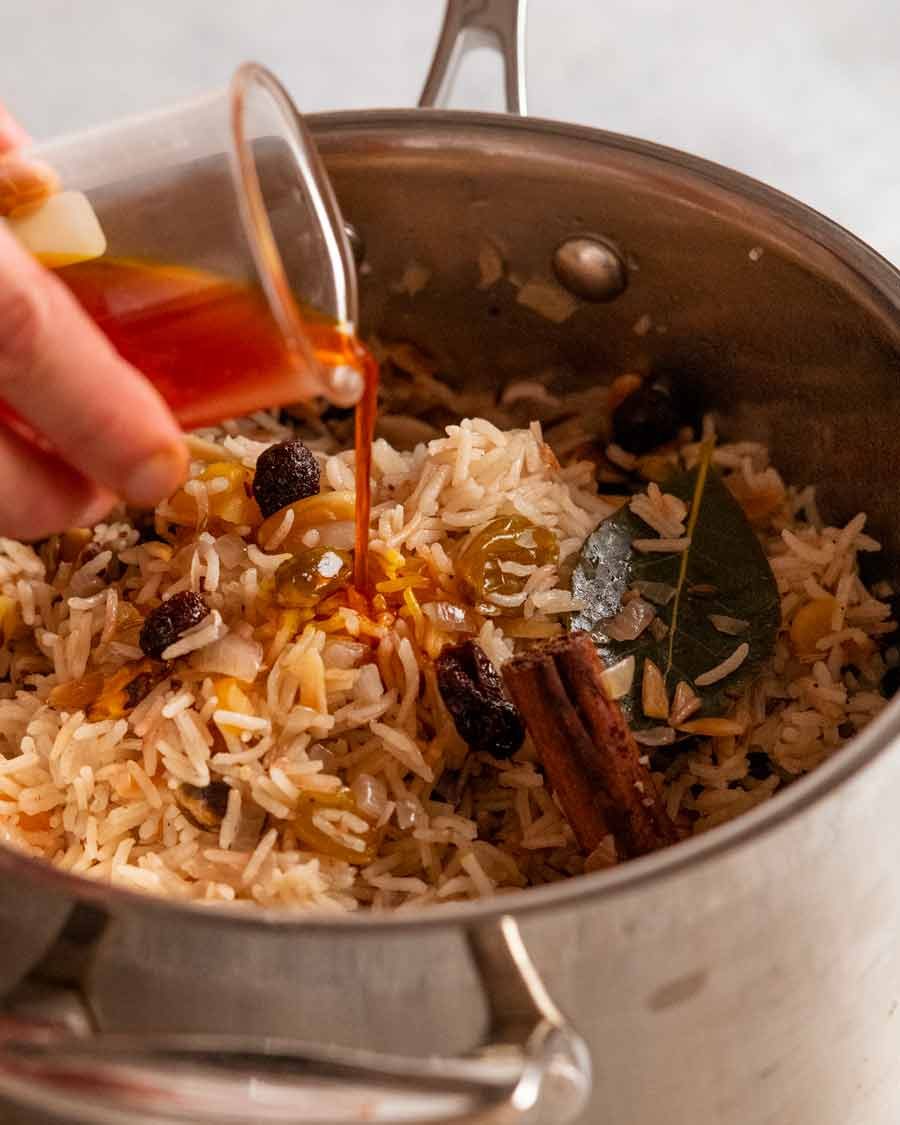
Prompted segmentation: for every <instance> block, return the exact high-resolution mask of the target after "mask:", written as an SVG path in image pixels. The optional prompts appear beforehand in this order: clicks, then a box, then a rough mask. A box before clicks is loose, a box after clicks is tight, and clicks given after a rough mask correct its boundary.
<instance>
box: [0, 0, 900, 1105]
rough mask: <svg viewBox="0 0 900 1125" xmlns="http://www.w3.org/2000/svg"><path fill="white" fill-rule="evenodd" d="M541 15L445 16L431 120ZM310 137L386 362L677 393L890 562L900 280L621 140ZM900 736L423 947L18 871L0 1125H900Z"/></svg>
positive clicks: (331, 925) (8, 931)
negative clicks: (669, 388)
mask: <svg viewBox="0 0 900 1125" xmlns="http://www.w3.org/2000/svg"><path fill="white" fill-rule="evenodd" d="M515 7H516V6H515V5H514V4H508V3H486V2H481V3H474V2H473V3H469V2H466V0H463V2H461V3H460V2H456V3H452V4H451V5H450V8H449V11H448V19H447V23H446V25H445V32H444V35H443V37H442V48H441V52H439V58H438V61H437V62H436V64H435V67H434V68H433V70H432V74H431V75H430V77H429V84H428V87H427V93H428V95H429V98H431V97H433V95H434V92H435V90H437V89H438V88H439V87H440V86H441V81H442V75H443V64H444V63H445V62H446V60H447V56H448V53H449V51H450V49H451V48H452V47H453V45H454V44H455V43H456V42H457V41H458V37H459V32H460V31H461V30H462V28H463V27H464V26H465V25H470V24H471V23H473V22H474V23H476V24H479V23H480V25H481V27H482V30H484V29H485V28H488V29H492V33H493V34H495V35H499V37H500V41H501V43H503V44H505V45H506V46H507V48H508V49H509V50H510V51H513V52H514V47H515V44H516V43H517V42H520V41H521V23H520V22H519V20H518V19H517V18H516V14H515ZM508 57H514V54H513V55H510V56H508ZM507 74H508V83H507V86H508V92H509V93H510V101H511V103H512V102H513V100H514V96H516V95H518V96H519V97H520V98H521V81H520V78H518V77H517V71H516V70H515V69H514V66H510V68H509V69H508V72H507ZM313 124H314V130H315V136H316V139H317V142H318V144H319V146H320V149H321V151H322V153H323V155H324V157H325V160H326V163H327V166H328V168H329V171H330V173H331V175H332V177H333V181H334V184H335V187H336V189H337V193H338V197H339V199H340V201H341V205H342V208H343V210H344V214H345V216H346V217H347V219H348V220H349V221H350V222H351V223H352V224H353V226H354V228H355V230H356V232H357V233H358V236H359V240H358V241H359V245H360V246H361V247H362V249H363V252H364V262H365V265H364V268H363V269H362V270H361V283H362V305H363V310H364V317H365V325H364V327H365V329H366V330H367V331H376V332H378V333H379V334H380V335H382V336H389V337H390V336H393V337H396V336H401V337H404V338H407V339H411V340H413V341H415V342H419V343H422V344H424V345H426V346H427V347H428V348H429V349H430V350H431V351H432V352H434V353H435V354H436V355H437V356H438V358H439V359H440V360H441V362H442V367H443V368H444V369H445V370H446V371H447V372H449V373H450V375H451V377H452V378H455V379H457V380H459V381H460V382H461V383H462V382H465V381H466V380H478V381H480V382H483V381H485V380H490V381H491V382H495V383H497V384H498V385H499V384H501V383H502V382H503V380H504V379H505V378H507V377H508V376H511V375H515V376H516V377H521V376H522V375H523V374H527V373H528V372H531V371H538V370H541V371H545V370H547V368H548V367H549V368H551V369H553V371H554V372H555V373H556V376H557V378H558V380H559V382H560V385H561V386H563V387H566V386H572V387H575V386H577V385H583V384H584V383H585V382H586V381H593V380H598V379H606V378H609V377H610V376H611V375H613V374H614V373H616V372H618V371H621V370H624V369H627V368H634V367H636V366H638V367H639V366H642V365H646V364H648V363H650V362H665V363H666V364H667V366H668V367H669V368H670V369H672V370H674V371H676V372H678V373H679V374H680V375H681V376H682V377H683V378H686V379H690V380H692V381H693V382H694V383H696V384H697V386H698V388H699V389H700V390H701V392H702V393H703V394H704V396H705V398H706V400H707V401H708V402H709V404H710V405H711V406H712V407H713V408H714V409H716V410H717V411H718V413H719V415H720V417H721V418H722V421H723V428H724V429H725V431H726V432H728V433H733V434H741V435H744V436H747V437H753V438H758V439H761V440H764V441H766V442H768V443H769V444H770V445H771V447H772V449H773V452H774V456H775V460H776V461H777V463H778V464H779V465H780V466H781V468H782V469H783V470H784V472H785V474H786V475H787V476H789V477H791V478H792V479H795V480H799V481H806V480H813V481H822V482H823V487H822V490H821V497H822V502H823V505H824V507H825V509H826V511H827V512H828V513H829V514H830V515H832V516H834V518H836V519H840V518H843V517H847V516H849V515H851V514H853V513H855V512H856V511H857V510H860V509H862V510H865V511H867V512H868V513H869V515H870V519H871V525H872V526H873V527H874V529H875V531H876V533H877V534H878V535H879V536H880V537H881V538H882V540H883V542H884V543H885V545H886V548H885V553H884V554H885V560H884V561H885V564H886V566H888V567H890V566H891V564H892V562H893V561H895V560H896V558H897V556H898V552H900V520H898V518H897V504H896V491H895V482H896V481H897V479H898V477H900V437H898V434H900V393H898V389H897V378H898V370H900V368H898V354H900V309H898V305H900V276H898V274H897V272H896V271H895V270H894V269H893V268H892V267H891V266H889V265H888V264H887V263H886V262H884V261H883V260H882V259H880V258H879V257H878V256H877V255H876V254H875V253H873V252H872V251H871V250H869V249H868V248H867V247H865V246H863V245H862V244H861V243H859V242H858V241H857V240H855V239H854V238H853V237H852V236H851V235H849V234H847V233H846V232H845V231H843V230H841V229H839V228H838V227H836V226H834V225H833V224H832V223H830V222H829V221H828V220H827V219H824V218H822V217H821V216H819V215H817V214H815V213H813V212H812V211H810V210H809V209H807V208H805V207H803V206H801V205H800V204H798V203H795V202H794V201H792V200H790V199H787V198H785V197H784V196H782V195H779V194H778V193H776V192H774V191H772V190H770V189H768V188H766V187H764V186H763V185H761V184H758V183H755V182H753V181H751V180H748V179H747V178H745V177H742V176H739V175H737V174H735V173H733V172H730V171H728V170H726V169H723V168H719V167H716V166H714V165H711V164H708V163H706V162H704V161H700V160H697V159H695V158H693V157H690V156H685V155H684V154H681V153H677V152H673V151H671V150H667V149H664V148H660V147H659V146H656V145H650V144H646V143H644V142H641V141H636V140H632V139H629V138H625V137H620V136H615V135H611V134H607V133H602V132H597V131H593V130H588V129H580V128H574V127H570V126H566V125H559V124H556V123H552V122H544V121H534V120H529V119H515V118H510V117H495V116H488V115H483V114H470V113H466V114H461V113H445V112H433V111H430V112H427V113H425V112H421V111H401V112H375V111H372V112H366V113H350V114H336V115H327V116H323V117H320V118H318V119H315V121H314V123H313ZM486 245H489V246H492V247H494V250H495V251H496V252H499V254H500V255H501V256H502V258H503V261H504V277H503V278H502V279H500V280H497V281H495V282H494V283H492V284H488V282H487V281H486V280H485V279H484V278H482V276H481V274H480V272H479V268H478V262H479V256H480V255H483V253H484V248H485V246H486ZM482 260H483V259H482ZM410 263H415V264H416V265H417V266H419V267H422V268H421V269H420V270H418V276H419V277H420V278H421V277H424V276H426V275H427V279H428V280H427V284H425V286H424V287H423V288H421V290H419V291H417V292H416V293H415V294H414V295H411V293H410V289H411V288H415V287H414V286H413V287H410V286H408V285H404V284H403V279H404V275H405V273H406V270H407V267H408V266H409V265H410ZM406 276H407V278H408V274H406ZM560 279H562V280H560ZM529 281H532V282H533V283H534V284H532V285H531V286H530V288H529V286H528V285H527V284H526V283H527V282H529ZM535 286H536V288H535ZM535 292H540V293H542V294H543V298H542V300H541V302H540V304H541V306H542V307H543V308H544V311H545V312H546V311H548V309H549V310H550V311H551V312H552V314H553V316H552V318H551V319H547V317H546V316H543V315H541V314H540V313H539V312H537V311H535V309H534V308H533V307H532V304H533V301H532V300H531V297H529V296H528V294H529V293H530V294H531V296H532V297H533V295H534V293H535ZM548 293H549V294H550V295H551V298H552V299H551V302H550V304H549V305H548V304H547V299H546V298H547V294H548ZM573 293H574V296H573ZM898 733H900V710H898V708H897V706H892V707H889V708H888V709H887V711H886V712H885V713H884V714H883V715H882V716H881V717H880V718H879V719H877V720H876V721H875V722H874V723H872V725H871V726H870V727H868V728H867V729H866V730H865V731H864V733H863V734H862V735H861V736H859V737H858V738H857V739H856V740H855V741H854V742H853V743H852V744H851V745H850V746H848V747H847V748H846V749H845V750H843V751H842V752H841V753H840V754H839V755H837V756H836V757H835V758H834V759H833V760H832V761H831V762H829V763H827V764H826V765H824V766H823V767H821V768H820V769H819V770H818V771H816V772H815V773H814V774H813V775H812V776H810V777H808V778H806V779H804V780H801V781H798V782H797V783H796V784H795V785H794V786H792V787H791V789H790V790H789V791H788V792H787V793H785V794H784V795H782V796H780V797H778V798H777V799H775V800H773V801H772V802H771V803H770V804H768V805H766V806H763V807H761V808H759V809H757V810H755V811H753V812H752V813H749V814H747V815H746V816H744V817H743V818H742V819H740V820H739V821H737V822H735V823H733V824H731V825H729V826H727V827H724V828H719V829H717V830H715V831H713V832H710V833H709V834H708V835H705V836H702V837H699V838H697V839H694V840H691V841H689V842H686V843H682V844H679V845H678V846H676V847H675V848H672V849H669V850H668V851H666V852H663V853H661V854H658V855H655V856H652V857H648V858H645V859H641V860H636V861H634V862H632V863H629V864H627V865H625V866H624V867H622V868H619V869H617V870H614V871H611V872H605V873H600V874H596V875H592V876H587V877H585V878H582V879H577V880H573V881H571V882H568V883H565V884H558V885H555V886H552V887H544V888H538V889H534V890H529V891H525V892H521V893H516V894H515V895H513V896H508V897H507V896H504V897H503V898H502V899H499V900H497V901H495V902H484V903H479V904H474V905H461V906H450V907H446V908H442V909H440V910H438V909H435V910H431V911H428V912H423V913H421V914H420V915H413V914H407V915H398V916H393V917H377V916H368V917H348V918H346V919H327V920H326V919H321V918H309V919H301V920H296V919H285V918H282V917H277V916H263V915H250V914H243V915H225V914H222V913H211V912H209V911H206V910H203V909H200V908H195V907H190V906H182V905H175V904H170V903H166V902H160V901H156V900H153V899H145V898H140V897H137V896H132V895H129V894H127V893H125V892H123V891H121V890H116V889H110V888H106V887H100V886H94V885H92V884H89V883H87V882H84V881H81V880H78V879H75V878H72V877H69V876H66V875H64V874H61V873H60V872H58V871H56V870H52V869H50V868H48V867H45V866H44V865H42V864H40V863H37V862H32V861H29V860H27V859H23V858H22V857H20V856H18V855H15V854H13V853H11V852H6V851H2V850H0V868H2V884H0V934H2V941H3V950H4V957H3V959H2V961H0V985H2V987H3V988H4V989H5V992H6V995H7V1006H6V1007H7V1015H8V1022H7V1023H6V1024H5V1025H4V1028H3V1031H4V1034H5V1036H6V1042H5V1044H4V1046H3V1049H2V1051H0V1091H2V1092H3V1094H4V1095H5V1096H6V1097H7V1098H8V1099H9V1108H8V1109H7V1111H6V1115H5V1116H3V1117H2V1120H4V1121H13V1120H23V1121H28V1122H29V1123H33V1122H34V1121H35V1120H37V1119H38V1116H39V1113H44V1114H47V1115H48V1117H47V1119H53V1120H78V1121H88V1120H96V1121H110V1122H112V1121H115V1122H119V1121H121V1122H126V1121H128V1122H132V1121H139V1120H140V1121H153V1122H156V1121H160V1122H162V1121H167V1122H171V1121H191V1122H199V1121H204V1120H209V1121H230V1122H238V1121H239V1122H256V1121H259V1122H268V1121H275V1120H279V1121H292V1122H312V1121H317V1122H335V1121H351V1120H360V1121H361V1120H398V1121H399V1120H406V1121H409V1120H415V1121H435V1120H441V1121H445V1120H446V1121H463V1120H465V1121H471V1122H480V1123H486V1122H510V1123H511V1122H519V1121H531V1122H542V1123H545V1125H562V1123H564V1122H568V1121H576V1120H577V1121H579V1122H583V1123H588V1122H590V1123H598V1125H599V1123H603V1122H615V1123H616V1125H663V1123H665V1125H695V1123H696V1122H698V1121H703V1122H705V1123H709V1125H773V1123H776V1122H777V1123H779V1125H781V1123H783V1122H790V1123H791V1125H896V1122H897V1121H898V1120H900V1014H898V1004H900V957H898V956H897V954H896V952H895V948H894V947H895V934H896V932H897V930H898V926H900V874H898V871H897V862H896V855H897V854H898V851H900V819H898V817H897V815H896V811H895V803H896V801H895V796H894V794H895V792H896V791H895V789H894V783H895V782H900V754H897V753H894V752H892V750H893V749H894V742H895V739H896V737H897V735H898ZM526 950H527V952H526ZM551 996H552V997H553V999H552V1000H551V999H550V997H551ZM557 1004H558V1005H559V1008H557V1006H556V1005H557ZM560 1009H561V1010H564V1011H565V1012H567V1013H568V1014H569V1016H570V1017H571V1020H572V1023H573V1025H574V1027H576V1028H577V1029H578V1034H576V1033H575V1032H574V1031H573V1030H572V1029H571V1027H570V1025H569V1024H568V1023H567V1021H566V1020H565V1018H564V1017H563V1016H562V1015H561V1014H560ZM42 1019H43V1020H45V1021H49V1023H48V1025H47V1026H43V1027H42V1026H41V1025H40V1021H41V1020H42ZM26 1021H30V1022H26ZM64 1031H65V1032H66V1033H65V1034H64V1033H63V1032H64ZM29 1036H30V1041H28V1039H29ZM310 1044H319V1045H320V1046H318V1047H315V1046H310ZM588 1054H589V1055H590V1059H591V1063H592V1066H593V1085H592V1087H591V1083H590V1075H589V1071H590V1065H591V1063H589V1061H588ZM13 1104H16V1105H18V1106H19V1107H20V1109H19V1110H14V1109H13V1108H12V1106H13ZM22 1107H24V1108H22ZM17 1112H18V1113H20V1117H16V1116H15V1114H16V1113H17Z"/></svg>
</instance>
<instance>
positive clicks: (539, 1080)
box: [0, 916, 591, 1125]
mask: <svg viewBox="0 0 900 1125" xmlns="http://www.w3.org/2000/svg"><path fill="white" fill-rule="evenodd" d="M467 936H468V938H469V945H470V950H471V952H472V955H473V959H474V962H475V965H476V968H477V970H478V975H479V979H480V981H481V984H482V986H483V988H484V990H485V993H486V997H487V1001H488V1006H489V1010H490V1015H491V1029H490V1031H489V1034H488V1040H489V1042H488V1043H487V1044H486V1045H484V1046H482V1047H481V1048H480V1049H479V1050H477V1051H476V1052H474V1053H473V1054H471V1055H467V1056H465V1057H462V1058H457V1059H441V1058H434V1057H429V1058H403V1057H399V1056H394V1055H380V1054H377V1053H376V1052H373V1051H360V1050H351V1049H347V1048H339V1047H323V1046H319V1045H316V1044H309V1043H304V1042H299V1041H296V1040H288V1039H264V1040H258V1039H255V1038H253V1039H251V1038H249V1037H242V1036H240V1035H219V1034H210V1035H184V1036H179V1035H160V1036H157V1037H153V1036H141V1035H114V1034H98V1035H95V1036H88V1037H86V1038H77V1037H75V1036H72V1035H71V1034H66V1033H64V1032H62V1030H61V1028H60V1027H59V1025H56V1026H53V1025H49V1024H40V1023H36V1022H31V1023H27V1022H24V1021H22V1020H20V1019H18V1018H16V1016H15V1013H14V1012H13V1013H11V1014H10V1016H11V1018H6V1019H0V1098H3V1097H5V1098H8V1099H10V1100H11V1101H12V1102H13V1103H14V1104H18V1105H20V1106H27V1107H29V1108H32V1109H33V1110H35V1111H36V1112H40V1111H44V1112H46V1111H50V1112H51V1113H54V1112H55V1113H57V1114H60V1115H61V1116H62V1117H63V1119H67V1120H69V1119H70V1120H77V1121H79V1122H98V1123H104V1125H106V1123H109V1125H137V1123H138V1122H140V1123H141V1125H163V1123H166V1125H203V1123H207V1122H208V1123H210V1125H212V1123H215V1125H268V1123H270V1122H272V1123H274V1122H281V1123H282V1125H288V1123H290V1125H349V1123H350V1122H361V1121H368V1122H389V1121H390V1122H401V1121H405V1122H412V1121H415V1122H421V1123H425V1122H443V1123H444V1125H448V1123H451V1122H457V1123H459V1125H462V1123H463V1122H465V1123H466V1125H525V1123H526V1122H536V1121H538V1120H539V1121H541V1122H552V1123H553V1125H567V1123H569V1122H572V1121H574V1120H575V1118H576V1117H577V1116H578V1114H579V1113H580V1112H581V1111H582V1109H583V1108H584V1107H585V1104H586V1102H587V1098H588V1095H589V1092H590V1085H591V1079H590V1061H589V1056H588V1052H587V1048H586V1046H585V1044H584V1042H583V1041H582V1040H581V1038H580V1037H579V1036H578V1035H577V1034H576V1033H575V1032H574V1031H573V1030H572V1028H571V1027H570V1026H569V1025H568V1024H567V1022H566V1020H565V1019H564V1017H563V1016H562V1015H561V1013H560V1012H559V1010H558V1009H557V1007H556V1005H555V1004H554V1003H553V1001H552V1000H551V998H550V997H549V995H548V994H547V992H546V990H545V988H544V986H543V984H542V982H541V980H540V977H539V976H538V974H537V971H536V970H535V967H534V965H533V963H532V961H531V959H530V957H529V956H528V953H527V951H526V949H525V946H524V944H523V942H522V938H521V935H520V933H519V929H518V926H517V925H516V923H515V921H514V920H513V919H512V918H511V917H508V916H507V917H503V918H501V919H500V920H499V921H498V922H491V923H488V924H485V925H482V926H479V927H477V928H473V929H472V930H470V931H469V932H468V935H467Z"/></svg>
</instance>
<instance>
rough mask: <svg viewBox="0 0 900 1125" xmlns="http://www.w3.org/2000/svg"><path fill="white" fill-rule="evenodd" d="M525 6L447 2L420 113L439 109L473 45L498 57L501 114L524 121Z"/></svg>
mask: <svg viewBox="0 0 900 1125" xmlns="http://www.w3.org/2000/svg"><path fill="white" fill-rule="evenodd" d="M525 6H526V0H448V3H447V10H446V12H445V13H444V23H443V26H442V28H441V34H440V38H439V39H438V44H437V47H436V48H435V52H434V58H433V59H432V60H431V69H430V70H429V71H428V77H427V78H426V79H425V85H424V86H423V87H422V93H421V96H420V97H419V106H420V108H423V109H424V108H432V107H435V106H442V105H444V104H445V103H446V99H447V97H448V96H449V94H450V89H451V87H452V85H453V80H454V78H455V76H456V72H457V70H458V68H459V65H460V63H461V62H462V60H463V58H464V57H465V55H466V54H467V53H468V52H469V51H470V50H472V49H473V48H474V47H476V46H491V47H494V48H496V49H497V50H498V51H499V52H500V54H501V56H502V58H503V71H504V88H505V89H504V92H505V96H506V111H507V113H520V114H522V115H523V116H524V115H525V114H526V113H527V112H528V109H527V101H526V94H525Z"/></svg>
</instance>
